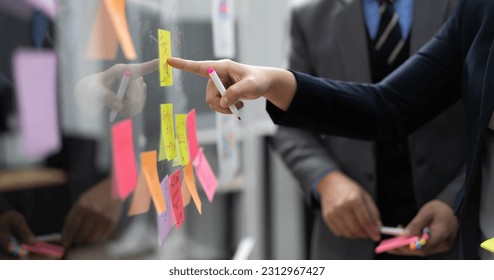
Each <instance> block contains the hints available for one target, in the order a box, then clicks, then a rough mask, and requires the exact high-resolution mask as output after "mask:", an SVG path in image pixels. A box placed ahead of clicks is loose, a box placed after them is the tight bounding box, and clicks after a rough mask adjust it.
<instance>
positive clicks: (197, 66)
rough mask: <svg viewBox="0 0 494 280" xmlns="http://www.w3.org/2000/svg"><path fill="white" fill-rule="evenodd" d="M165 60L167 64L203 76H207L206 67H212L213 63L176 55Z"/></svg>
mask: <svg viewBox="0 0 494 280" xmlns="http://www.w3.org/2000/svg"><path fill="white" fill-rule="evenodd" d="M167 61H168V65H170V66H171V67H173V68H177V69H181V70H184V71H187V72H191V73H194V74H196V75H199V76H202V77H205V78H207V77H208V68H210V67H213V63H212V62H211V63H209V62H207V61H194V60H187V59H182V58H176V57H170V58H168V60H167Z"/></svg>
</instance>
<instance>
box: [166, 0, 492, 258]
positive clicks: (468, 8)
mask: <svg viewBox="0 0 494 280" xmlns="http://www.w3.org/2000/svg"><path fill="white" fill-rule="evenodd" d="M492 26H494V2H493V1H490V0H463V1H461V3H460V4H459V6H458V9H457V12H456V13H455V15H454V17H453V18H451V19H450V20H448V21H447V22H446V23H445V24H444V25H443V27H442V28H441V29H440V30H439V32H438V33H437V34H436V35H435V36H434V38H432V39H431V40H430V41H429V42H428V43H427V44H426V45H425V46H424V47H423V48H421V49H420V51H419V52H418V53H416V54H415V55H413V56H412V57H411V58H410V59H409V60H407V61H406V62H405V63H404V64H403V65H402V66H400V67H399V68H398V69H397V70H396V71H394V72H393V73H392V74H390V75H389V76H388V77H386V78H385V79H384V80H383V81H381V82H380V83H377V84H362V83H361V84H359V83H351V82H341V81H334V80H330V79H325V78H316V77H312V76H309V75H306V74H303V73H299V72H296V71H287V70H282V69H277V68H269V67H254V66H247V65H242V64H239V63H235V62H232V61H220V62H212V61H205V62H195V61H187V60H181V59H179V58H171V59H169V60H168V63H169V64H170V65H171V66H173V67H176V68H179V69H184V70H187V71H191V72H193V73H196V74H199V75H202V76H204V77H207V69H208V68H209V67H214V68H215V70H216V72H217V73H218V75H219V76H220V77H221V78H222V80H223V82H225V83H226V84H228V85H230V86H229V88H228V89H227V91H226V94H225V96H223V97H222V96H221V95H220V94H219V93H218V91H217V90H216V89H215V88H214V87H213V86H212V85H209V86H208V87H207V91H206V101H207V103H208V104H209V105H210V107H211V108H212V109H213V110H216V111H218V112H223V113H229V109H228V106H229V105H231V104H236V103H239V99H241V98H242V99H256V98H259V97H261V96H264V97H265V98H266V99H267V100H268V103H267V111H268V113H269V114H270V116H271V118H272V120H273V121H274V122H275V123H277V124H279V125H286V126H293V127H304V128H309V129H313V130H317V131H320V132H321V133H327V134H332V135H339V136H344V137H352V138H359V139H367V140H376V139H389V138H393V137H402V136H407V135H409V134H410V133H412V132H414V131H415V130H417V129H418V128H419V127H420V126H422V125H423V124H425V123H426V122H428V121H430V120H432V119H433V118H435V117H436V116H437V115H438V114H440V113H441V112H443V111H444V110H446V109H447V108H449V107H450V106H452V105H453V104H454V103H455V102H457V101H458V100H460V99H462V101H463V105H464V109H465V116H466V117H465V118H466V132H467V148H466V163H467V167H466V179H465V183H464V187H463V188H462V189H461V190H460V192H459V193H458V196H457V201H456V203H455V212H456V213H458V215H459V221H460V240H461V244H460V245H461V246H460V247H461V248H460V249H461V254H462V257H463V258H465V259H477V258H479V257H483V258H488V257H489V256H479V255H480V254H479V253H481V252H482V251H480V252H479V244H480V242H481V240H482V238H483V237H492V236H494V232H491V230H492V223H493V222H492V221H493V220H494V219H492V212H489V211H485V209H489V208H490V206H489V202H488V201H487V200H486V199H482V200H481V195H480V194H481V193H482V198H484V197H492V192H494V188H493V187H492V185H493V184H492V182H491V181H492V180H491V179H492V178H491V177H490V176H489V174H491V173H492V170H489V171H487V170H485V171H484V172H481V170H483V168H481V167H484V166H489V164H487V163H488V162H490V161H489V160H490V158H489V155H490V154H491V153H490V152H491V151H492V148H493V147H492V146H493V142H494V137H492V134H494V133H493V132H492V129H494V122H493V123H492V124H491V125H489V123H490V121H491V116H492V113H493V110H494V82H493V79H492V78H491V77H492V76H493V75H494V55H493V53H494V44H493V42H494V41H493V39H494V29H493V28H492ZM328 63H331V62H328ZM237 106H238V107H241V106H242V104H238V105H237ZM481 204H482V205H481ZM490 204H492V202H490ZM480 209H482V211H480ZM443 218H444V217H443V216H442V213H440V212H436V211H431V212H430V213H427V217H425V218H424V219H422V220H421V221H420V222H417V223H412V224H409V225H408V226H407V229H408V230H409V231H410V233H414V234H419V233H420V229H421V228H423V227H425V226H427V225H429V226H430V228H431V235H430V237H431V238H430V239H429V242H428V243H427V245H426V246H425V247H427V248H429V251H428V252H429V253H430V252H433V251H434V252H437V251H441V250H445V249H447V248H449V246H450V245H451V242H452V241H451V240H449V238H448V237H447V234H446V232H448V229H447V228H444V227H438V226H436V223H437V222H439V221H441V220H442V219H443ZM424 249H425V248H424ZM404 250H407V249H404Z"/></svg>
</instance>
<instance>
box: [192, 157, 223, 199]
mask: <svg viewBox="0 0 494 280" xmlns="http://www.w3.org/2000/svg"><path fill="white" fill-rule="evenodd" d="M193 165H194V167H195V169H196V175H197V178H198V179H199V182H200V183H201V186H202V188H203V189H204V192H205V193H206V196H207V197H208V200H209V202H212V201H213V198H214V194H215V193H216V189H217V188H218V180H217V179H216V176H215V175H214V173H213V169H211V165H209V162H208V159H207V158H206V156H205V155H204V150H203V149H202V148H200V149H199V151H198V152H197V156H196V158H195V159H194V162H193Z"/></svg>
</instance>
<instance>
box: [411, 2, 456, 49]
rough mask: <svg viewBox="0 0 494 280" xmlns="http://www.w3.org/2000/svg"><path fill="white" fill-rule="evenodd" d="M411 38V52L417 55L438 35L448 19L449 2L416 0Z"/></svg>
mask: <svg viewBox="0 0 494 280" xmlns="http://www.w3.org/2000/svg"><path fill="white" fill-rule="evenodd" d="M413 5H414V12H413V23H412V30H411V33H410V34H411V38H410V51H411V53H415V52H416V51H417V50H418V49H420V47H422V45H424V44H425V43H426V42H427V41H429V39H430V38H432V37H433V36H434V34H436V31H437V30H438V29H439V27H440V26H441V25H442V24H443V22H444V20H445V19H446V18H447V17H448V11H449V9H448V8H449V5H452V3H451V2H450V1H448V0H432V1H431V0H415V1H414V4H413Z"/></svg>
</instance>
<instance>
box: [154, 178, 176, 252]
mask: <svg viewBox="0 0 494 280" xmlns="http://www.w3.org/2000/svg"><path fill="white" fill-rule="evenodd" d="M161 191H162V192H163V196H164V197H165V204H166V205H168V207H166V210H165V211H164V212H163V213H161V214H159V215H158V216H157V219H158V235H159V237H160V246H161V245H162V244H163V242H164V241H165V239H166V237H167V236H168V233H170V230H171V229H172V228H173V226H174V225H175V217H174V216H173V210H172V207H170V205H172V203H171V199H170V181H169V179H168V176H166V177H165V179H163V181H161Z"/></svg>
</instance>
